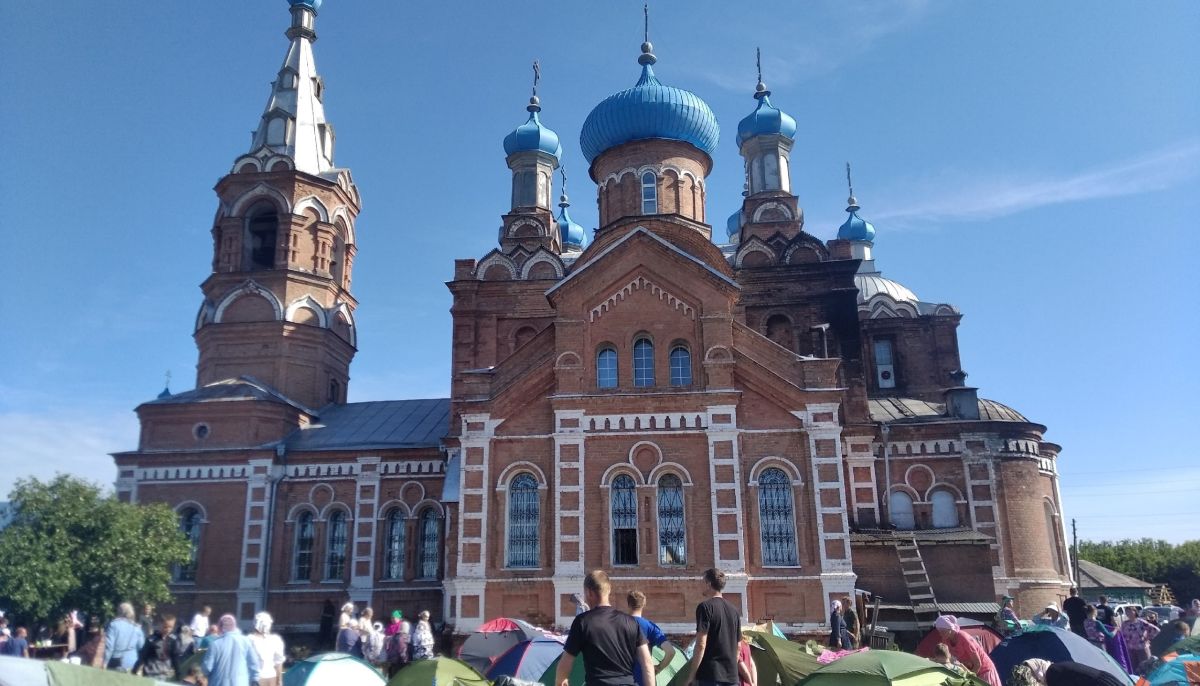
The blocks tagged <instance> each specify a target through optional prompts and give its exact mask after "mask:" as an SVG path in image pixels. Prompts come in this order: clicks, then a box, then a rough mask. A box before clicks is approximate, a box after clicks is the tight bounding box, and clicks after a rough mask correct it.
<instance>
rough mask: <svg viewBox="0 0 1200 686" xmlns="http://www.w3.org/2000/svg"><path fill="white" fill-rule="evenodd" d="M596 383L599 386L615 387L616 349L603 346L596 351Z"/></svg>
mask: <svg viewBox="0 0 1200 686" xmlns="http://www.w3.org/2000/svg"><path fill="white" fill-rule="evenodd" d="M596 385H597V386H598V387H600V388H616V387H617V351H616V350H613V349H612V348H604V349H603V350H601V351H600V352H598V353H596Z"/></svg>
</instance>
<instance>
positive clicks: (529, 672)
mask: <svg viewBox="0 0 1200 686" xmlns="http://www.w3.org/2000/svg"><path fill="white" fill-rule="evenodd" d="M562 652H563V643H562V640H560V639H559V638H557V637H551V636H538V637H537V638H534V639H533V640H530V641H521V642H520V643H518V644H517V645H515V646H513V647H511V648H509V649H508V650H507V651H506V652H505V653H504V654H503V655H501V656H500V657H498V658H496V661H495V662H493V663H492V666H491V667H490V668H488V670H487V673H486V674H485V676H487V678H488V679H491V680H492V681H495V680H496V679H499V678H500V677H502V676H511V677H516V678H517V679H522V680H524V681H537V680H539V679H541V678H542V674H544V673H545V672H546V668H547V667H549V666H550V663H552V662H554V661H555V660H557V659H558V656H559V655H562Z"/></svg>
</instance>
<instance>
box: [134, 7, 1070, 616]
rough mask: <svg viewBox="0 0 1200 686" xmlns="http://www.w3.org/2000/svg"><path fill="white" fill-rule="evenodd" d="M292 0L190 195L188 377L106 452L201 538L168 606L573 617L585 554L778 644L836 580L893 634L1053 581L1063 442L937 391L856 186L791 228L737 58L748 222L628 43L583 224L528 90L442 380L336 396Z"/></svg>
mask: <svg viewBox="0 0 1200 686" xmlns="http://www.w3.org/2000/svg"><path fill="white" fill-rule="evenodd" d="M289 1H290V5H291V15H292V23H291V28H290V29H289V30H288V32H287V35H288V38H289V40H290V44H289V47H288V51H287V55H286V57H285V59H284V62H283V66H282V67H281V68H280V70H279V72H278V75H277V78H276V80H275V82H274V84H273V86H272V92H271V96H270V99H269V101H268V104H267V107H266V109H265V111H264V112H263V115H262V120H261V122H260V124H259V126H258V128H257V131H256V133H255V135H254V139H253V143H252V145H251V147H250V150H249V152H247V153H246V154H244V155H242V156H241V157H238V158H237V159H236V160H234V162H233V166H232V168H231V169H230V171H229V173H228V174H227V175H226V176H225V177H224V178H223V179H222V180H221V181H220V182H219V183H218V184H217V187H216V193H217V197H218V206H217V213H216V219H215V220H214V223H213V229H212V235H213V262H212V273H211V274H210V275H209V276H208V278H207V279H206V280H205V281H204V282H203V284H202V285H201V290H202V292H203V301H202V303H201V306H200V311H199V313H198V314H197V317H196V329H195V339H196V343H197V346H198V348H199V362H198V365H197V369H198V372H197V379H196V388H195V389H193V390H189V391H185V392H180V393H175V394H170V393H168V392H164V393H163V394H162V395H161V396H160V397H158V398H157V399H155V400H151V401H149V402H146V403H144V404H142V405H141V406H139V407H138V408H137V412H138V416H139V418H140V420H141V435H140V437H139V441H138V447H137V450H134V451H129V452H124V453H118V454H116V455H115V456H114V457H115V459H116V462H117V466H118V470H119V476H118V482H117V489H118V493H119V494H120V495H121V496H122V497H123V498H126V499H129V500H132V501H138V502H166V503H169V504H170V505H171V506H172V507H174V508H175V509H176V510H177V511H178V512H179V516H180V526H181V528H182V529H183V530H184V531H185V532H186V533H187V534H188V535H189V536H190V537H191V540H192V541H193V555H192V560H191V562H190V563H189V564H187V565H184V566H181V567H180V568H178V569H176V570H174V584H173V587H172V588H173V591H174V593H175V596H176V603H177V605H178V609H179V610H180V611H181V612H188V611H190V610H191V609H192V608H194V607H197V606H199V605H202V604H207V605H211V606H213V607H215V608H231V609H236V611H237V612H238V613H239V615H240V616H241V617H242V618H243V619H250V618H251V617H252V615H253V614H254V612H256V611H258V610H261V609H267V610H269V611H270V612H272V613H273V614H274V615H275V616H276V618H277V621H278V622H279V624H280V625H281V626H283V627H284V628H287V629H291V630H296V631H306V630H307V631H311V630H315V629H316V628H317V622H318V620H319V617H320V615H321V609H322V605H323V603H324V601H325V600H326V599H332V600H333V601H334V602H335V603H340V602H341V601H343V600H345V599H351V600H354V601H356V602H360V603H365V604H369V605H372V606H374V607H375V608H377V609H382V608H394V607H400V608H404V609H405V610H406V611H408V612H415V611H417V610H419V609H429V610H431V611H432V612H433V614H434V616H435V619H441V620H444V621H446V622H448V623H450V624H453V625H454V626H455V627H456V629H457V630H458V631H469V630H471V629H472V628H474V627H475V626H477V625H478V624H480V623H481V622H483V621H485V620H486V619H488V618H492V617H496V616H513V617H524V618H528V619H531V620H534V621H536V622H539V623H543V624H548V625H549V624H559V625H565V624H568V623H569V621H570V617H571V616H572V615H573V614H574V609H575V608H574V604H573V603H572V601H571V595H572V594H573V593H576V592H577V591H579V585H580V578H581V576H582V575H583V574H584V572H585V571H586V570H589V569H593V568H603V569H606V570H607V571H608V572H609V574H610V575H611V577H612V578H613V580H614V583H615V585H616V587H617V590H618V591H621V592H623V591H625V590H627V589H630V588H633V587H635V586H636V587H637V588H640V589H642V590H643V591H644V592H645V593H646V595H647V597H648V599H649V604H650V606H651V607H653V610H654V612H653V614H654V616H655V619H656V620H657V621H658V622H659V623H660V624H662V625H663V627H664V628H665V629H666V630H667V631H671V632H684V631H687V630H688V629H689V626H690V623H691V622H690V618H691V616H692V608H693V606H694V604H695V603H696V601H697V600H698V593H699V586H698V584H697V583H695V580H696V579H697V577H698V576H699V574H700V573H701V572H702V571H703V570H704V569H706V568H708V567H712V566H715V567H719V568H721V569H723V570H724V571H725V572H726V573H727V574H728V576H729V579H730V583H729V587H728V589H727V594H726V595H727V597H729V598H730V599H731V600H732V602H734V603H735V604H736V605H737V606H738V607H740V609H741V611H742V614H743V617H744V619H745V620H747V621H756V620H762V619H774V620H775V621H776V622H777V623H778V624H780V625H782V626H783V627H784V628H785V630H787V631H790V632H815V631H820V630H821V625H822V624H823V623H824V622H825V621H826V612H827V607H828V603H829V600H830V599H831V598H832V597H840V596H842V595H845V594H848V593H851V592H853V591H854V589H856V588H857V589H862V590H866V591H870V592H872V593H875V594H878V595H881V596H882V597H883V598H884V601H883V603H884V609H885V611H888V612H890V613H891V614H890V615H889V616H890V617H891V618H892V619H893V620H894V621H892V622H890V625H891V626H893V627H895V628H904V627H910V628H915V626H917V625H921V624H924V623H927V622H928V621H929V620H930V619H931V617H932V616H934V615H936V613H937V612H938V611H944V612H972V611H974V612H989V611H994V603H995V601H996V599H997V597H998V596H1000V595H1002V594H1008V595H1012V596H1014V597H1015V598H1016V599H1017V604H1018V609H1019V611H1021V612H1022V613H1023V614H1032V613H1033V612H1035V611H1036V610H1037V609H1039V608H1040V607H1041V606H1043V605H1044V604H1045V603H1047V602H1050V601H1056V600H1058V599H1060V598H1061V597H1062V596H1064V595H1065V590H1066V588H1067V587H1068V586H1069V584H1070V582H1069V578H1070V577H1069V569H1068V566H1069V560H1068V556H1067V553H1066V548H1065V546H1064V543H1063V527H1062V520H1061V503H1060V498H1059V493H1058V490H1059V488H1058V476H1057V471H1056V466H1055V462H1056V456H1057V453H1058V450H1059V448H1058V446H1056V445H1054V444H1052V443H1048V442H1046V441H1044V440H1043V438H1042V436H1043V434H1044V432H1045V427H1044V426H1042V425H1040V424H1037V423H1035V422H1032V421H1030V420H1028V419H1026V418H1025V417H1024V416H1022V415H1021V414H1020V413H1019V412H1017V411H1016V410H1013V409H1012V408H1010V407H1007V406H1005V405H1002V404H1000V403H998V402H995V401H991V400H984V399H981V398H979V397H978V395H977V393H976V389H974V388H972V387H969V386H966V385H965V377H966V374H965V373H964V372H963V371H962V368H963V364H962V363H961V361H960V355H959V350H958V340H957V334H956V330H957V327H958V323H959V320H960V318H961V314H960V313H959V312H958V310H956V309H955V308H954V307H953V306H952V305H948V304H940V303H934V302H928V301H924V300H921V299H920V298H918V297H917V296H916V294H914V293H913V292H912V291H910V290H909V289H907V288H905V287H904V286H902V285H901V284H899V283H897V282H895V281H892V280H890V279H887V278H885V277H884V276H883V275H882V274H881V273H880V272H879V270H878V268H877V266H876V263H875V259H874V257H875V256H874V254H873V240H874V237H875V228H874V227H873V226H872V225H871V224H870V223H869V222H867V221H865V220H864V219H862V218H861V217H860V216H859V213H860V208H859V206H858V204H857V202H856V200H855V199H854V197H853V192H851V196H852V197H851V198H850V200H849V203H848V207H847V212H848V217H847V220H846V222H845V224H843V225H842V226H841V228H840V229H839V232H838V237H837V238H836V239H835V240H831V241H828V242H825V241H821V240H819V239H818V238H816V237H814V236H813V235H812V234H810V233H807V232H806V231H805V226H804V213H803V210H802V208H801V207H800V206H799V204H798V201H797V198H796V196H795V195H794V194H793V193H792V188H791V182H790V158H789V155H790V152H791V149H792V145H793V137H794V136H795V133H796V123H795V120H794V119H792V118H791V117H790V116H788V115H787V114H786V113H784V112H783V111H781V110H780V109H778V108H777V107H776V106H775V105H773V104H772V102H771V99H770V95H771V94H770V91H768V90H767V89H766V86H765V85H764V84H763V83H762V82H761V78H760V81H759V83H758V85H757V88H756V89H755V92H754V98H755V99H756V103H755V104H754V107H753V110H752V112H751V113H750V114H749V115H748V116H747V117H746V118H745V119H743V120H742V121H741V122H740V123H739V125H738V127H737V132H736V137H735V141H736V143H737V146H738V148H739V150H740V152H741V155H742V157H743V158H744V160H745V171H746V173H745V178H746V186H745V191H744V196H745V199H744V201H743V204H742V208H741V210H740V211H738V212H737V213H736V214H735V215H734V216H732V217H729V219H728V220H727V221H725V222H724V223H721V222H712V221H711V220H710V219H709V217H708V216H707V213H706V209H705V205H706V199H707V194H708V188H707V184H706V179H707V177H708V175H709V172H710V171H711V168H712V164H713V162H712V154H713V152H714V151H715V150H716V146H717V143H718V133H719V128H718V125H717V121H716V118H715V117H714V116H713V114H712V112H711V110H710V109H709V107H708V105H707V104H705V102H704V101H703V100H701V99H700V97H699V96H697V95H696V94H694V93H691V92H688V91H684V90H681V89H678V88H673V87H671V86H668V85H666V84H664V83H663V82H662V81H660V80H659V78H658V76H657V75H656V73H655V66H656V63H657V58H656V56H655V55H654V54H653V47H652V46H651V45H650V43H648V42H647V43H645V44H643V45H642V49H641V54H640V56H639V57H638V59H637V62H638V64H639V65H640V76H638V74H637V72H635V71H634V68H633V66H632V65H631V66H630V79H631V81H633V80H634V78H635V77H636V83H635V85H633V86H632V87H631V88H629V89H627V90H624V91H621V92H619V93H616V94H613V95H610V96H608V97H607V98H604V99H603V100H602V101H601V102H600V103H599V104H598V105H597V106H596V107H595V108H594V109H593V110H592V112H591V114H590V115H589V116H588V118H587V120H586V121H585V122H584V123H583V126H582V131H581V135H580V141H579V143H580V146H581V149H582V152H583V153H584V155H585V157H586V158H587V160H588V161H589V163H590V168H589V175H590V177H591V180H592V182H593V183H594V184H595V188H596V192H597V199H598V207H599V215H600V216H599V226H598V227H597V228H596V229H595V230H594V234H593V236H591V237H590V240H589V235H588V234H589V232H588V231H585V229H584V228H583V227H582V226H580V225H579V224H577V223H575V222H574V221H573V220H572V219H571V217H570V213H569V210H568V201H567V197H566V191H565V188H564V189H563V190H562V191H561V198H560V202H559V203H557V205H558V207H559V209H558V211H557V212H556V211H555V209H554V207H553V205H552V197H553V196H554V193H553V192H552V188H553V185H554V180H555V172H556V170H557V169H558V165H559V159H560V156H561V151H562V148H561V143H560V140H559V137H558V136H557V134H555V133H554V131H552V130H551V129H550V128H548V127H547V126H546V125H545V124H544V123H543V122H542V113H541V103H540V102H539V100H538V98H537V96H536V94H535V96H534V97H533V98H531V100H530V103H529V105H528V107H527V108H526V109H527V110H528V119H527V121H526V122H525V123H524V124H522V125H521V126H519V127H517V128H516V129H515V130H514V131H513V132H512V133H511V134H510V135H509V136H508V137H507V138H506V139H505V141H504V150H505V153H506V155H507V158H506V161H507V164H508V167H509V169H510V170H511V172H512V203H511V208H509V209H508V211H507V212H506V213H505V214H504V215H503V226H502V228H501V230H500V233H499V236H498V242H497V245H496V247H495V249H493V250H492V251H491V252H489V253H487V254H486V255H482V256H478V257H477V258H470V259H461V260H458V261H456V262H455V264H454V265H453V279H452V281H451V282H450V283H449V288H450V291H451V293H452V295H453V302H454V304H453V307H452V310H451V313H452V316H453V329H452V332H451V341H450V344H451V346H452V350H453V363H452V364H453V367H452V369H451V370H450V372H451V379H452V382H451V392H450V397H449V398H438V399H422V400H395V401H384V402H365V403H347V402H346V397H347V396H346V394H347V385H348V383H349V378H350V373H349V369H350V363H351V360H352V359H353V356H354V353H355V351H356V327H355V320H354V310H355V306H356V301H355V299H354V296H353V295H352V293H351V273H352V269H353V264H354V256H355V251H356V247H355V232H354V225H355V219H356V217H357V215H358V213H359V210H360V198H359V194H358V190H357V188H356V186H355V183H354V180H353V178H352V177H351V174H350V172H349V170H348V169H345V168H341V167H338V166H336V164H335V163H334V133H333V127H332V125H330V124H329V123H328V122H327V121H326V119H325V114H324V93H323V83H322V81H321V78H320V76H318V75H317V72H316V68H315V64H314V60H313V49H312V43H313V40H314V39H315V28H314V22H315V18H316V15H317V10H318V9H319V6H320V4H321V3H320V1H319V0H289ZM597 95H600V94H597ZM747 109H750V105H749V104H748V106H747ZM581 185H582V184H578V185H576V186H575V187H576V188H579V187H580V186H581ZM718 192H721V193H725V192H736V191H735V190H731V189H719V191H718ZM714 223H716V224H717V225H718V228H719V229H720V230H719V231H714V227H713V225H714ZM714 234H715V235H714ZM449 268H450V265H447V269H448V273H449Z"/></svg>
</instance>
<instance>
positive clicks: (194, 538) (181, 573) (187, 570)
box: [175, 507, 200, 581]
mask: <svg viewBox="0 0 1200 686" xmlns="http://www.w3.org/2000/svg"><path fill="white" fill-rule="evenodd" d="M179 530H180V531H182V532H183V535H184V536H187V539H188V544H189V545H190V546H191V549H190V550H189V551H188V559H187V562H184V563H182V564H180V565H176V567H175V580H176V581H195V580H196V558H197V557H198V556H199V553H200V511H199V510H197V509H195V508H191V507H189V508H188V509H186V510H184V511H183V512H181V513H180V514H179Z"/></svg>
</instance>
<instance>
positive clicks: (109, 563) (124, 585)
mask: <svg viewBox="0 0 1200 686" xmlns="http://www.w3.org/2000/svg"><path fill="white" fill-rule="evenodd" d="M9 500H10V501H11V502H12V507H13V510H14V515H13V520H12V523H11V524H10V525H9V526H8V527H7V528H6V529H4V530H3V531H2V532H0V570H3V572H2V573H0V607H5V608H7V609H8V610H9V611H10V612H12V613H13V614H14V615H16V616H17V617H18V618H19V619H21V620H23V621H25V622H29V623H44V624H51V623H53V622H54V621H57V620H58V619H59V618H60V617H62V616H64V615H65V614H66V613H68V612H70V611H71V610H80V611H83V612H87V613H89V614H92V615H97V616H100V617H102V618H104V619H107V618H108V617H111V616H112V614H113V612H114V610H115V606H116V604H117V603H119V602H121V601H126V600H128V601H132V602H139V603H140V602H153V603H159V602H164V601H167V600H170V598H171V593H170V590H169V588H168V586H167V584H168V583H169V582H170V580H171V568H172V566H173V565H176V564H179V563H183V562H186V561H187V559H188V556H189V555H190V553H191V546H190V544H189V543H188V541H187V538H186V536H184V535H183V533H182V532H181V531H180V530H179V521H178V518H177V517H176V515H175V513H174V512H173V511H172V510H171V509H170V508H168V507H167V506H165V505H162V504H155V505H132V504H129V503H123V502H121V501H119V500H117V498H116V497H115V496H112V495H106V494H104V493H103V492H102V491H101V489H100V487H99V486H98V485H96V484H93V483H90V482H87V481H83V480H81V479H77V478H75V477H72V476H68V475H65V474H60V475H58V476H57V477H55V478H54V479H53V480H52V481H49V482H42V481H39V480H37V479H22V480H20V481H18V482H17V485H16V486H15V487H14V488H13V490H12V492H11V493H10V494H9Z"/></svg>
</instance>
